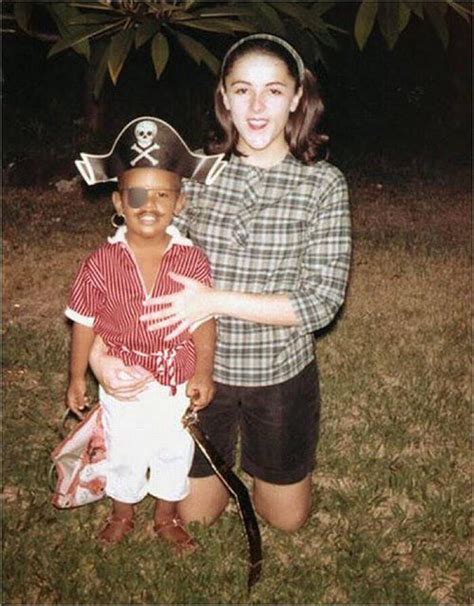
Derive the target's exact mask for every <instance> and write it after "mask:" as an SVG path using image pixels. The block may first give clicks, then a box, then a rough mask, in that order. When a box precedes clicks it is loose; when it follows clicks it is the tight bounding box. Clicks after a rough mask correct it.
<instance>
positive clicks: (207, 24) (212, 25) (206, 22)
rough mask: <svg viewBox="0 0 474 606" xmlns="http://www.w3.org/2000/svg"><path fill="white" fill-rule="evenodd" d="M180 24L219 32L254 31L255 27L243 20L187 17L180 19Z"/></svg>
mask: <svg viewBox="0 0 474 606" xmlns="http://www.w3.org/2000/svg"><path fill="white" fill-rule="evenodd" d="M179 24H180V25H183V26H186V27H192V28H195V29H201V30H204V31H207V32H217V33H219V34H233V33H234V32H249V31H250V32H252V31H254V28H253V27H252V26H251V25H250V24H248V23H245V22H243V21H231V20H229V19H186V21H180V23H179Z"/></svg>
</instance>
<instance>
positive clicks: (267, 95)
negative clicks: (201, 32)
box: [221, 52, 302, 167]
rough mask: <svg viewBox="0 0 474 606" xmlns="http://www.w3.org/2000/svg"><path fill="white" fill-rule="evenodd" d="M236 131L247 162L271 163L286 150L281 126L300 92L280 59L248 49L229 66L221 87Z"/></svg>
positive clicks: (299, 96) (240, 149)
mask: <svg viewBox="0 0 474 606" xmlns="http://www.w3.org/2000/svg"><path fill="white" fill-rule="evenodd" d="M221 93H222V97H223V101H224V106H225V108H226V109H227V110H228V111H229V112H230V115H231V118H232V121H233V124H234V126H235V128H236V129H237V132H238V133H239V141H238V146H237V147H238V150H239V151H241V152H242V153H244V154H246V155H248V156H250V163H251V164H254V163H255V164H258V165H260V166H263V167H266V166H272V165H273V164H276V163H278V162H279V161H280V160H282V159H283V158H284V156H285V155H286V153H287V151H288V145H287V143H286V141H285V132H284V130H285V126H286V123H287V121H288V117H289V115H290V113H291V112H293V111H295V109H296V108H297V106H298V103H299V100H300V98H301V94H302V88H301V86H300V87H298V88H297V86H296V82H295V80H294V78H293V77H292V76H291V75H290V73H289V71H288V68H287V66H286V65H285V63H284V61H282V60H281V59H279V58H278V57H275V56H273V55H267V54H258V53H257V52H252V53H249V54H247V55H244V56H243V57H241V58H240V59H237V61H236V62H235V63H234V65H233V66H232V68H231V70H230V72H229V74H228V75H227V77H226V78H225V88H222V89H221Z"/></svg>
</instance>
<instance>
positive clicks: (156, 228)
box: [112, 168, 184, 239]
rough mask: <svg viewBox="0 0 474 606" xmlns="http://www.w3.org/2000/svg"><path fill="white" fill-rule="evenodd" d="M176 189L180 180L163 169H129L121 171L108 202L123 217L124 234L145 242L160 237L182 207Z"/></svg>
mask: <svg viewBox="0 0 474 606" xmlns="http://www.w3.org/2000/svg"><path fill="white" fill-rule="evenodd" d="M180 187H181V179H180V177H179V176H178V175H176V174H175V173H171V172H169V171H166V170H158V169H155V168H133V169H131V170H127V171H126V172H124V173H123V175H121V177H120V179H119V191H117V192H114V193H113V195H112V202H113V204H114V206H115V210H116V211H117V212H118V213H119V214H123V215H124V217H125V222H126V224H127V233H128V234H130V235H132V236H135V237H136V236H138V237H140V238H145V239H149V238H154V237H160V236H162V235H163V234H164V233H165V230H166V228H167V227H168V225H169V224H170V223H171V220H172V218H173V215H174V214H177V213H179V212H180V210H181V209H182V208H183V205H184V196H183V195H182V194H181V193H180Z"/></svg>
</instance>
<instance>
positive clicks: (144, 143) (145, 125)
mask: <svg viewBox="0 0 474 606" xmlns="http://www.w3.org/2000/svg"><path fill="white" fill-rule="evenodd" d="M157 132H158V128H157V126H156V124H155V123H154V122H152V121H151V120H142V121H141V122H139V123H138V124H137V125H136V127H135V130H134V135H135V139H136V141H137V142H136V143H134V144H133V145H132V146H131V148H130V149H132V150H133V151H135V152H137V155H136V156H135V158H133V160H131V161H130V164H131V166H135V164H136V163H137V162H138V161H139V160H141V159H142V158H146V159H147V160H148V161H149V162H150V163H151V164H152V166H156V165H157V164H158V160H156V158H154V157H153V156H152V155H151V152H152V151H155V150H156V149H160V146H159V145H158V143H153V139H154V138H155V136H156V133H157ZM137 144H138V145H137Z"/></svg>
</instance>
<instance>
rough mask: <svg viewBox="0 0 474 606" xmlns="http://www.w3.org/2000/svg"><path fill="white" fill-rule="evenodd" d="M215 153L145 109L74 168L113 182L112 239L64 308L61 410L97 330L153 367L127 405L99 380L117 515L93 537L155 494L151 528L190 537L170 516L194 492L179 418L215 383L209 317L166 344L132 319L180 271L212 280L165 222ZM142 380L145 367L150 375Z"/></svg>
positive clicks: (122, 527) (77, 386)
mask: <svg viewBox="0 0 474 606" xmlns="http://www.w3.org/2000/svg"><path fill="white" fill-rule="evenodd" d="M221 160H222V155H216V156H204V155H200V154H194V153H191V152H190V151H189V148H188V147H187V146H186V144H185V143H184V142H183V140H182V139H181V138H180V136H179V135H178V134H177V133H176V131H174V129H172V128H171V127H170V126H169V125H168V124H167V123H166V122H163V121H162V120H158V119H157V118H153V117H141V118H137V119H135V120H132V121H131V122H130V123H129V124H127V125H126V126H125V127H124V128H123V129H122V131H121V132H120V134H119V135H118V137H117V139H116V140H115V143H114V145H113V146H112V149H111V151H110V152H109V153H108V154H106V155H102V156H97V155H89V154H81V160H79V161H77V162H76V166H77V167H78V169H79V171H80V172H81V174H82V176H83V177H84V179H85V181H86V182H87V183H88V184H89V185H92V184H94V183H98V182H104V181H115V180H118V191H115V192H114V193H113V195H112V202H113V205H114V207H115V210H116V214H115V215H114V217H113V218H112V223H113V225H114V226H115V227H117V228H118V229H117V231H116V233H115V235H114V236H113V237H111V238H109V239H108V242H107V243H106V244H103V245H102V246H101V247H100V248H99V249H98V250H96V251H95V252H93V253H92V254H91V255H90V256H89V257H88V258H87V259H86V260H85V261H84V262H83V263H82V265H81V266H80V268H79V271H78V273H77V275H76V278H75V280H74V283H73V285H72V288H71V293H70V298H69V303H68V307H67V310H66V316H67V317H68V318H70V319H71V320H72V321H73V328H72V346H71V359H70V379H69V386H68V389H67V396H66V400H67V406H68V407H69V408H70V409H71V410H72V411H73V412H75V413H76V414H78V416H80V417H81V416H82V415H81V411H82V410H83V409H84V407H85V404H86V399H85V392H86V382H85V374H86V371H87V367H88V357H89V352H90V348H91V345H92V343H93V341H94V338H95V336H96V335H98V336H100V337H101V338H102V340H103V341H104V343H105V345H106V346H107V350H108V353H109V354H110V355H112V356H115V357H117V358H120V359H121V360H122V361H123V362H124V363H125V364H126V365H127V366H129V367H132V369H131V370H132V371H133V369H136V368H137V367H138V366H139V367H141V368H143V369H146V370H147V371H148V372H149V373H152V375H153V380H151V381H149V382H148V383H147V385H146V387H145V389H144V390H143V391H142V393H141V394H140V395H139V396H138V397H137V398H136V400H134V401H123V400H121V399H119V398H118V397H113V396H111V395H109V394H108V393H106V392H105V390H104V389H103V388H102V387H100V388H99V399H100V408H101V422H102V427H103V433H104V440H105V445H106V453H107V454H106V463H105V465H102V471H103V474H104V476H105V494H106V495H107V496H109V497H110V498H111V499H112V513H111V515H110V516H109V518H108V519H107V522H106V524H105V526H104V527H103V529H102V530H101V531H100V534H99V538H100V540H101V542H103V543H106V544H114V543H117V542H118V541H120V540H121V539H122V538H123V537H124V536H125V535H127V534H128V533H130V532H131V531H132V530H133V528H134V505H135V504H136V503H138V502H139V501H141V500H142V499H143V498H144V497H145V496H146V495H147V494H150V495H152V496H153V497H155V498H156V504H155V509H154V530H155V532H156V534H157V535H158V536H160V537H162V538H163V539H165V540H166V541H168V542H169V543H170V544H171V545H172V546H173V547H174V549H175V550H176V552H177V553H183V552H185V551H188V550H191V549H193V548H194V546H195V545H194V542H193V539H192V538H191V536H190V535H189V534H188V533H187V531H186V529H185V527H184V526H183V524H182V523H181V521H180V519H179V518H178V516H177V513H176V503H177V502H178V501H180V500H181V499H183V498H184V497H185V496H186V495H187V494H188V491H189V486H188V477H187V476H188V471H189V469H190V466H191V463H192V458H193V453H194V448H193V441H192V438H191V437H190V435H189V434H188V433H187V432H186V430H185V429H184V428H183V426H182V423H181V417H182V415H183V413H184V412H185V410H186V409H187V407H188V405H189V401H188V398H191V401H192V403H193V405H194V407H195V409H201V408H204V407H205V406H207V405H208V404H209V402H210V400H211V398H212V396H213V394H214V384H213V379H212V373H213V359H214V345H215V326H214V320H212V319H211V320H206V321H204V322H202V323H200V324H199V325H197V326H194V327H191V328H190V331H187V332H186V333H185V334H183V335H180V336H179V337H178V338H175V339H172V340H171V341H165V340H164V338H165V337H166V336H167V335H169V334H170V332H171V330H169V329H165V330H163V331H158V332H156V333H151V332H149V331H147V330H146V329H145V328H144V326H143V323H142V322H140V321H139V317H140V315H141V314H143V309H144V308H143V303H144V301H145V300H146V299H148V298H150V297H156V296H158V295H164V294H170V293H174V292H177V291H178V290H179V289H180V288H181V285H180V284H178V283H176V282H174V281H173V280H172V279H170V277H169V273H170V272H178V273H180V274H185V275H187V276H188V277H192V278H194V279H196V280H198V281H200V282H201V283H203V284H206V285H210V282H211V277H210V268H209V264H208V261H207V258H206V256H205V255H204V253H203V252H201V250H200V249H198V248H197V247H194V246H193V245H192V244H191V242H190V240H188V239H186V238H184V237H182V236H181V235H180V234H179V232H178V231H177V229H176V228H174V227H172V226H171V225H170V223H171V221H172V218H173V215H174V214H176V213H179V211H180V210H181V209H182V207H183V204H184V197H183V194H182V193H181V191H180V186H181V178H182V177H187V178H189V179H196V180H198V181H201V182H205V183H210V182H211V181H212V180H213V178H215V176H217V174H218V173H219V172H220V170H221V169H222V168H223V167H224V165H225V163H223V162H222V161H221ZM145 374H146V375H147V376H149V375H148V373H145Z"/></svg>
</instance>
